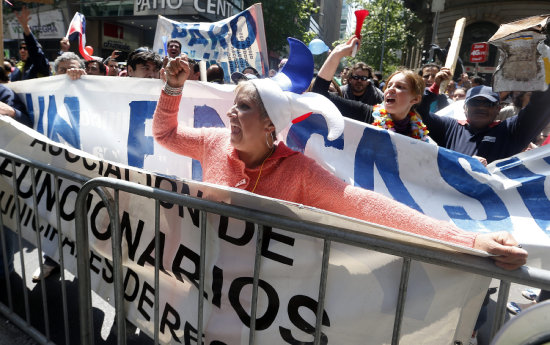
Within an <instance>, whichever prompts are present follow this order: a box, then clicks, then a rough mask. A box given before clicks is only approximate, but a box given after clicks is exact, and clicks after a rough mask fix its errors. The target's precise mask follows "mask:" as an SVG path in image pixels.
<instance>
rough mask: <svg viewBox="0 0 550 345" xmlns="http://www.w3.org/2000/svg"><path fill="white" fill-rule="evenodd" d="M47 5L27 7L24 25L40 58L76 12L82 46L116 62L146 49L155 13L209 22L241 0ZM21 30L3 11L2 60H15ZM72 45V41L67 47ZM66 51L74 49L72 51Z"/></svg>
mask: <svg viewBox="0 0 550 345" xmlns="http://www.w3.org/2000/svg"><path fill="white" fill-rule="evenodd" d="M52 2H53V3H52V4H40V5H39V4H33V3H29V4H27V5H28V7H29V9H30V11H31V14H32V15H31V22H30V26H31V29H32V31H33V32H35V36H36V37H37V38H38V40H39V42H40V44H41V45H42V46H43V48H44V51H45V52H46V55H47V56H48V58H49V59H50V60H53V59H55V57H57V55H58V52H59V40H60V39H61V38H62V37H64V36H65V34H66V33H67V28H68V25H69V23H70V22H71V19H72V18H73V16H74V14H75V13H76V12H79V13H82V14H83V15H84V16H85V17H86V40H87V41H86V44H87V45H90V46H92V47H94V49H95V51H94V54H93V55H96V56H100V57H103V58H105V57H107V56H109V55H110V54H111V52H112V51H113V50H114V49H117V50H120V51H121V52H122V58H123V59H125V58H126V56H127V54H128V53H130V52H131V51H132V50H134V49H136V48H138V47H140V46H152V44H153V41H154V36H155V30H156V25H157V18H158V15H162V16H165V17H169V18H170V19H173V20H176V21H181V22H214V21H219V20H222V19H225V18H227V17H231V16H233V15H235V14H237V13H239V12H240V11H242V9H243V8H242V0H120V1H97V0H80V1H78V0H54V1H52ZM22 37H23V36H22V30H21V27H20V25H19V22H18V21H17V19H16V18H15V14H13V13H12V11H11V10H10V9H7V11H5V13H4V37H3V38H4V47H5V50H6V52H5V53H7V54H5V55H6V56H7V57H11V56H15V57H17V55H15V54H17V51H18V42H19V41H20V40H21V39H22ZM71 44H72V45H74V46H76V44H75V43H71ZM71 50H73V51H77V50H76V47H71Z"/></svg>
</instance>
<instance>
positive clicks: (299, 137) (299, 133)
mask: <svg viewBox="0 0 550 345" xmlns="http://www.w3.org/2000/svg"><path fill="white" fill-rule="evenodd" d="M312 134H319V135H321V136H322V137H323V138H324V139H325V147H334V148H336V149H338V150H343V149H344V136H343V135H342V136H340V138H338V139H336V140H333V141H330V140H328V139H327V135H328V126H327V122H326V120H325V118H324V117H323V116H321V115H319V114H311V115H310V116H309V117H308V118H306V119H304V120H302V121H300V122H298V123H295V124H293V125H292V127H290V130H289V131H288V134H287V136H286V143H287V145H288V147H289V148H291V149H293V150H294V151H300V152H302V153H303V152H304V151H305V149H306V144H307V142H308V140H309V138H310V137H311V135H312Z"/></svg>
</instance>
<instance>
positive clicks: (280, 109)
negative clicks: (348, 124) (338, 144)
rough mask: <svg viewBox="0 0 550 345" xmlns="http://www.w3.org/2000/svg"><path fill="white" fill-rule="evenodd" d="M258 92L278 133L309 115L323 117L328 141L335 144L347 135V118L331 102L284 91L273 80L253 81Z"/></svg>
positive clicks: (321, 96) (317, 97) (311, 95)
mask: <svg viewBox="0 0 550 345" xmlns="http://www.w3.org/2000/svg"><path fill="white" fill-rule="evenodd" d="M250 82H251V83H252V84H254V86H255V87H256V90H258V93H259V94H260V98H261V99H262V102H263V103H264V107H265V109H266V110H267V114H268V115H269V118H270V120H271V122H273V125H275V133H277V134H278V133H279V132H281V131H282V130H283V129H285V128H286V127H287V126H288V125H289V124H290V123H291V121H292V120H294V119H296V118H298V117H300V116H302V115H304V114H307V113H314V114H321V115H323V117H324V118H325V121H326V122H327V127H328V136H327V138H328V140H335V139H337V138H338V137H340V135H342V133H343V131H344V117H343V116H342V114H341V113H340V111H339V110H338V108H336V106H335V105H334V103H332V102H331V101H330V100H329V99H328V98H326V97H325V96H323V95H320V94H317V93H313V92H307V93H304V94H296V93H293V92H290V91H283V90H282V89H281V87H280V86H279V84H277V83H276V82H275V81H273V80H271V79H254V80H250Z"/></svg>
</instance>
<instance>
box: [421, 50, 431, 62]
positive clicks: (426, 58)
mask: <svg viewBox="0 0 550 345" xmlns="http://www.w3.org/2000/svg"><path fill="white" fill-rule="evenodd" d="M428 62H430V52H429V51H427V50H422V65H425V64H427V63H428Z"/></svg>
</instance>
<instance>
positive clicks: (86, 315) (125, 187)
mask: <svg viewBox="0 0 550 345" xmlns="http://www.w3.org/2000/svg"><path fill="white" fill-rule="evenodd" d="M99 187H104V188H108V189H112V190H113V193H114V195H113V197H110V198H104V200H107V199H108V200H109V201H108V205H107V208H108V210H109V215H110V217H111V219H110V221H111V223H110V224H111V231H112V247H113V265H114V267H113V271H114V286H115V307H116V311H117V313H116V315H117V316H116V317H117V327H118V336H119V339H118V341H119V344H126V338H125V335H126V332H125V314H124V308H123V303H124V300H123V299H124V287H123V284H122V259H121V258H122V253H121V239H122V231H121V226H120V221H119V209H118V208H119V205H118V202H119V192H120V191H122V192H125V193H131V194H133V195H139V196H142V197H146V198H150V199H154V200H155V252H156V253H158V252H159V250H160V244H159V232H160V229H159V227H160V221H159V213H160V202H161V201H162V202H168V203H172V204H176V205H181V206H184V207H190V208H193V209H195V210H199V211H200V229H201V243H200V268H199V270H200V275H199V284H198V289H199V293H198V310H197V334H199V335H200V334H202V333H203V324H202V322H203V321H202V319H203V298H202V296H203V294H204V278H205V259H204V258H205V254H206V253H205V247H206V245H205V241H206V216H207V213H214V214H218V215H222V216H227V217H230V218H235V219H240V220H244V221H247V222H251V223H255V224H257V225H258V227H257V229H258V230H257V231H258V234H257V238H256V254H255V261H254V277H253V287H252V300H251V313H250V324H249V328H250V333H249V343H250V344H254V343H255V331H254V330H255V328H256V311H257V297H258V282H259V274H260V264H261V255H260V254H261V243H262V237H263V233H264V228H265V227H273V228H278V229H282V230H286V231H290V232H294V233H298V234H303V235H307V236H310V237H315V238H320V239H322V240H323V241H324V248H323V256H322V269H321V278H320V282H319V296H318V306H317V313H316V323H315V333H314V343H315V344H320V343H321V324H322V315H323V313H322V311H323V308H324V301H325V291H326V290H325V288H326V281H327V270H328V262H329V257H330V249H331V244H332V242H339V243H344V244H347V245H351V246H355V247H360V248H365V249H370V250H375V251H378V252H381V253H386V254H391V255H395V256H400V257H402V258H403V265H402V272H401V281H400V286H399V296H398V302H397V307H396V313H395V321H394V327H393V334H392V344H399V339H400V330H401V323H402V318H403V310H404V304H405V299H406V294H407V286H408V277H409V269H410V265H411V260H417V261H420V262H425V263H430V264H436V265H440V266H444V267H448V268H452V269H458V270H462V271H466V272H471V273H475V274H479V275H483V276H487V277H492V278H496V279H500V280H501V285H500V291H499V296H498V297H499V298H498V303H497V310H496V315H497V317H495V320H494V324H493V333H492V334H493V336H494V334H495V332H496V331H497V330H498V328H499V327H500V326H501V325H502V323H503V320H504V314H505V303H506V298H507V296H508V292H509V287H510V283H512V282H514V283H520V284H524V285H529V286H534V287H540V288H544V289H550V272H549V271H545V270H541V269H536V268H529V267H522V268H521V269H518V270H515V271H506V270H503V269H500V268H498V267H497V266H495V265H494V263H493V261H492V260H490V259H487V258H480V257H475V256H471V255H466V254H460V253H448V252H442V251H439V250H437V249H429V248H425V247H419V246H415V245H409V244H403V243H399V242H395V241H392V240H388V239H383V238H377V237H374V236H371V235H368V234H362V233H357V232H352V231H347V230H346V229H344V228H338V227H334V226H326V225H323V224H319V223H313V222H305V221H297V220H293V219H290V218H286V217H282V216H280V215H275V214H271V213H268V212H258V211H256V210H252V209H247V208H243V207H239V206H234V205H230V204H224V203H218V202H213V201H208V200H205V199H201V198H197V197H192V196H189V195H184V194H179V193H175V192H169V191H165V190H161V189H157V188H152V187H147V186H144V185H140V184H137V183H132V182H126V181H121V180H117V179H111V178H95V179H92V180H90V181H88V182H86V183H85V184H84V185H83V186H82V189H81V191H80V193H79V195H78V197H77V202H76V228H77V240H76V242H77V246H78V253H79V256H78V276H79V278H80V285H79V297H80V298H81V302H80V327H81V344H83V345H91V344H94V339H93V334H92V332H91V330H92V329H93V325H92V319H91V296H90V293H91V291H90V279H89V274H90V262H89V250H90V249H89V242H88V227H87V209H86V197H87V195H88V193H89V192H90V191H92V190H94V189H97V188H99ZM105 192H106V191H105ZM104 202H105V201H104ZM154 285H155V286H154V289H155V297H154V307H153V308H154V309H153V310H154V317H153V322H154V342H155V344H158V341H159V296H158V291H159V260H158V256H157V255H155V284H154ZM197 343H198V344H199V345H201V344H202V339H201V336H198V337H197Z"/></svg>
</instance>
